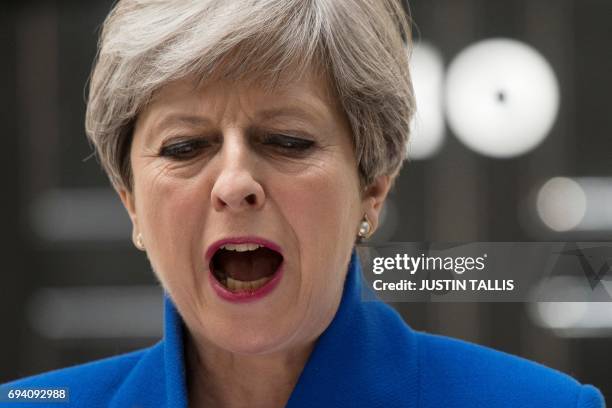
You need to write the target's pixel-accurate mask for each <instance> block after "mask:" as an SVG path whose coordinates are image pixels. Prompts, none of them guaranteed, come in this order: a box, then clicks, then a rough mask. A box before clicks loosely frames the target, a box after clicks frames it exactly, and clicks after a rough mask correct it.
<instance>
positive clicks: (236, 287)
mask: <svg viewBox="0 0 612 408" xmlns="http://www.w3.org/2000/svg"><path fill="white" fill-rule="evenodd" d="M270 279H272V276H265V277H263V278H261V279H257V280H254V281H240V280H237V279H233V278H231V277H229V276H228V277H226V279H225V280H224V282H223V283H224V284H225V287H226V288H228V289H229V290H231V291H232V292H253V291H255V290H257V289H259V288H261V287H262V286H263V285H265V284H266V283H267V282H268V281H269V280H270Z"/></svg>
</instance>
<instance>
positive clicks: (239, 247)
mask: <svg viewBox="0 0 612 408" xmlns="http://www.w3.org/2000/svg"><path fill="white" fill-rule="evenodd" d="M261 247H262V245H259V244H251V243H246V244H225V245H223V246H222V247H221V248H223V249H227V250H228V251H238V252H245V251H254V250H256V249H257V248H261Z"/></svg>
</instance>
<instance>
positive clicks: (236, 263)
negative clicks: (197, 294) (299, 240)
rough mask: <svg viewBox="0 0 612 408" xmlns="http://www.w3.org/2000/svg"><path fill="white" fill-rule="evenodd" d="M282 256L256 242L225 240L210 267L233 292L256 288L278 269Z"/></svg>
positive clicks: (250, 290)
mask: <svg viewBox="0 0 612 408" xmlns="http://www.w3.org/2000/svg"><path fill="white" fill-rule="evenodd" d="M282 262H283V256H282V255H281V254H280V253H278V252H277V251H275V250H273V249H270V248H267V247H264V246H262V245H259V244H255V243H243V244H225V245H223V246H221V247H220V248H219V249H218V250H217V251H216V252H215V254H214V255H213V257H212V259H211V261H210V270H211V272H212V274H213V276H214V277H215V279H217V281H218V282H219V283H220V284H221V285H223V286H224V287H225V288H226V289H227V290H229V291H230V292H233V293H245V292H246V293H248V292H255V291H257V290H258V289H259V288H261V287H263V286H264V285H265V284H266V283H268V282H269V281H270V280H272V278H273V277H274V275H275V274H276V273H277V272H278V269H279V266H280V265H281V263H282Z"/></svg>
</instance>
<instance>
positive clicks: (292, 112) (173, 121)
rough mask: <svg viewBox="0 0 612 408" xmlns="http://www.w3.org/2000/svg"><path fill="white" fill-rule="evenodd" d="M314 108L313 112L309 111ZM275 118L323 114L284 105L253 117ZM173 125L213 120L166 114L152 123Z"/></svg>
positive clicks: (200, 124)
mask: <svg viewBox="0 0 612 408" xmlns="http://www.w3.org/2000/svg"><path fill="white" fill-rule="evenodd" d="M311 110H314V111H315V112H311ZM277 118H298V119H301V120H304V121H314V122H317V121H320V120H323V119H324V116H323V115H322V113H321V112H319V109H303V108H301V107H298V106H285V107H280V108H273V109H264V110H261V111H259V112H257V113H256V114H255V119H256V120H258V121H267V120H273V119H277ZM175 125H188V126H194V127H204V126H212V125H213V121H212V120H211V119H210V118H208V117H206V116H204V115H190V114H172V113H171V114H168V115H165V116H164V117H163V118H162V119H161V120H160V121H159V122H158V123H157V124H155V125H154V129H156V130H158V131H159V130H161V129H164V128H166V127H168V126H175Z"/></svg>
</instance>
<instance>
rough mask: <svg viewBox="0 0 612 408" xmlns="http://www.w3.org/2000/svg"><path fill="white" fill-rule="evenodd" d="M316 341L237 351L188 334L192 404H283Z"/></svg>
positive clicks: (230, 407)
mask: <svg viewBox="0 0 612 408" xmlns="http://www.w3.org/2000/svg"><path fill="white" fill-rule="evenodd" d="M313 346H314V343H311V344H309V345H306V346H304V347H301V348H296V349H293V350H290V351H282V352H276V353H271V354H265V355H245V354H236V353H232V352H230V351H227V350H223V349H221V348H219V347H216V346H214V345H212V344H210V343H207V342H206V343H205V342H200V341H196V340H195V339H194V338H193V337H192V336H191V335H188V336H186V345H185V353H186V364H187V378H188V384H187V387H188V392H189V394H188V395H189V406H190V407H211V406H213V407H226V408H232V407H245V406H248V407H253V408H258V407H272V408H274V407H284V406H285V405H286V404H287V401H288V400H289V397H290V396H291V392H292V391H293V388H294V387H295V384H296V383H297V381H298V377H299V376H300V373H301V372H302V369H303V368H304V365H305V364H306V361H307V360H308V356H309V355H310V352H311V351H312V348H313Z"/></svg>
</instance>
